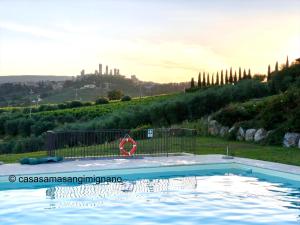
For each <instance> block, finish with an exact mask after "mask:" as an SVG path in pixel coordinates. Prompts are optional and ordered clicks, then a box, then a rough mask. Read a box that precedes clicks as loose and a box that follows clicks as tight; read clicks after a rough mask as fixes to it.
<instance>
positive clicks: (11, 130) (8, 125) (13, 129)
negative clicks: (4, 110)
mask: <svg viewBox="0 0 300 225" xmlns="http://www.w3.org/2000/svg"><path fill="white" fill-rule="evenodd" d="M18 126H19V120H18V119H14V120H8V121H6V122H5V123H4V129H5V134H8V135H12V136H15V135H17V134H18Z"/></svg>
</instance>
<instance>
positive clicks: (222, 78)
mask: <svg viewBox="0 0 300 225" xmlns="http://www.w3.org/2000/svg"><path fill="white" fill-rule="evenodd" d="M221 85H224V74H223V70H221Z"/></svg>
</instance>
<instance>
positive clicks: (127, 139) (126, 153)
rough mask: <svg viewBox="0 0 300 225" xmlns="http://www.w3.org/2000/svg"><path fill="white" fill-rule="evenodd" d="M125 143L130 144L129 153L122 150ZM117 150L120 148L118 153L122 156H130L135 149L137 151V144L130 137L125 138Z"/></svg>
mask: <svg viewBox="0 0 300 225" xmlns="http://www.w3.org/2000/svg"><path fill="white" fill-rule="evenodd" d="M126 143H131V144H132V148H131V150H130V151H129V152H128V151H126V149H124V145H125V144H126ZM119 148H120V152H121V154H122V155H123V156H132V155H133V154H134V153H135V151H136V149H137V143H136V141H135V140H133V139H132V138H131V137H126V138H123V139H122V140H121V142H120V144H119Z"/></svg>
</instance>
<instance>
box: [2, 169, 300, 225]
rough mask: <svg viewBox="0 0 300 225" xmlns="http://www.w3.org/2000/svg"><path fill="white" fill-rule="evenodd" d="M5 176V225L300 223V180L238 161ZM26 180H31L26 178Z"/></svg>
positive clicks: (292, 175)
mask: <svg viewBox="0 0 300 225" xmlns="http://www.w3.org/2000/svg"><path fill="white" fill-rule="evenodd" d="M20 177H21V175H19V176H16V181H15V182H8V176H2V177H0V202H1V203H0V224H5V225H11V224H22V225H27V224H46V225H48V224H49V225H50V224H51V225H52V224H58V225H60V224H74V225H77V224H92V225H93V224H97V225H98V224H280V225H283V224H299V221H300V220H299V214H300V210H299V209H300V176H299V175H297V174H291V173H283V172H280V171H274V170H272V171H271V170H266V169H262V168H258V167H251V166H246V165H242V164H237V163H223V164H207V165H185V166H165V167H153V168H132V169H124V170H118V169H115V170H101V171H85V172H68V173H52V174H34V175H28V177H42V178H41V179H43V178H46V177H120V178H121V179H122V181H121V182H120V181H116V182H110V183H107V182H100V183H98V184H96V183H82V184H78V180H76V181H75V180H73V182H71V183H63V182H61V183H60V182H56V183H53V182H49V183H41V182H37V183H34V182H32V183H24V182H20V181H19V180H18V178H20ZM22 177H26V175H22Z"/></svg>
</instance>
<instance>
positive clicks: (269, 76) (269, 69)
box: [267, 65, 271, 81]
mask: <svg viewBox="0 0 300 225" xmlns="http://www.w3.org/2000/svg"><path fill="white" fill-rule="evenodd" d="M267 80H268V81H269V80H271V66H270V65H269V66H268V76H267Z"/></svg>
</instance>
